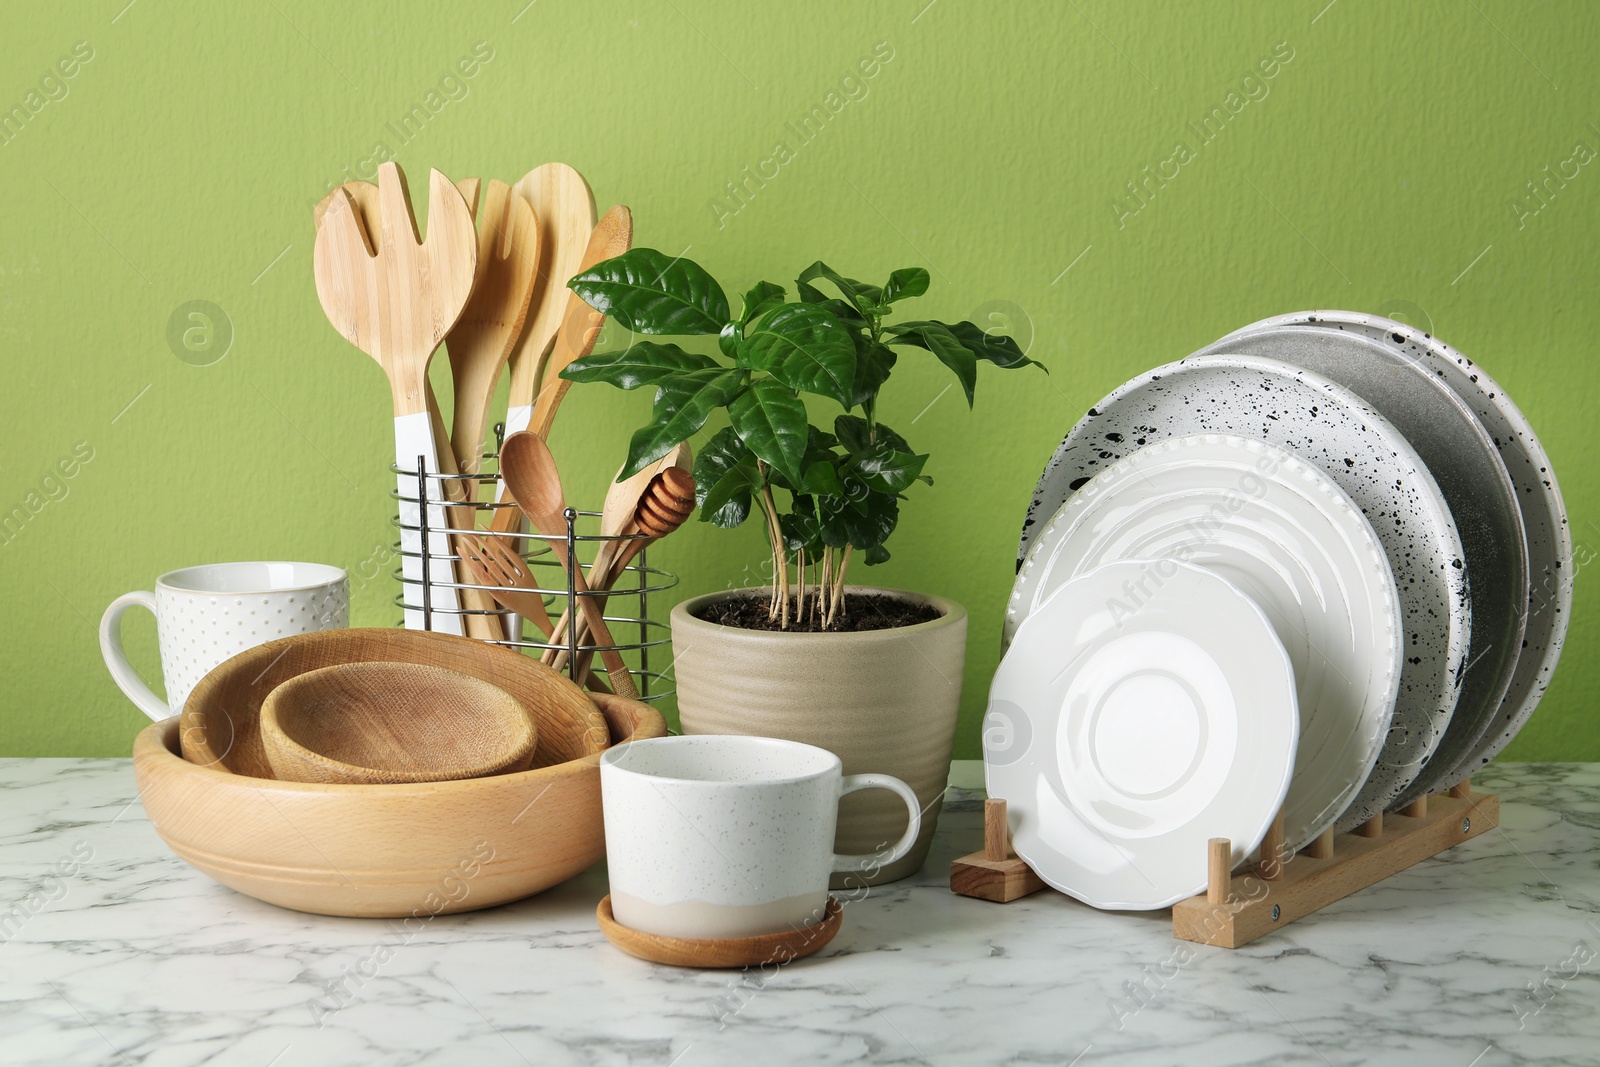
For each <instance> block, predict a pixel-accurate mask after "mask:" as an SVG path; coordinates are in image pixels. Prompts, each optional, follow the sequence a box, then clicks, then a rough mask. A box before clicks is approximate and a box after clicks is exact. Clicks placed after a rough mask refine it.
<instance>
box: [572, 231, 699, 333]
mask: <svg viewBox="0 0 1600 1067" xmlns="http://www.w3.org/2000/svg"><path fill="white" fill-rule="evenodd" d="M567 287H568V288H569V289H571V290H572V291H573V292H575V293H577V294H578V295H579V296H580V297H582V298H583V300H584V302H585V303H587V304H588V305H589V306H590V307H592V308H594V309H595V310H596V311H603V312H605V313H606V314H607V315H609V316H610V317H611V318H613V319H615V320H616V321H617V322H618V323H620V324H621V325H622V326H623V327H624V328H625V329H629V330H632V331H633V332H635V333H644V334H663V333H670V334H706V333H718V332H720V331H721V329H722V326H723V324H724V323H725V322H727V321H728V297H727V295H726V294H725V293H723V291H722V286H720V285H718V284H717V282H716V279H714V278H712V277H711V275H709V274H707V273H706V271H705V268H703V267H701V266H700V265H699V264H698V263H696V262H694V261H693V260H689V259H684V258H683V257H682V256H679V257H677V258H673V257H671V256H668V255H667V254H666V253H664V252H658V251H656V250H655V249H654V248H635V249H631V250H629V251H627V252H624V253H623V254H622V255H620V256H617V257H615V258H614V259H608V260H605V261H604V262H602V263H596V264H595V265H594V266H593V267H591V268H590V269H588V270H586V271H584V272H583V273H582V274H577V275H574V276H573V278H572V280H571V281H569V282H567Z"/></svg>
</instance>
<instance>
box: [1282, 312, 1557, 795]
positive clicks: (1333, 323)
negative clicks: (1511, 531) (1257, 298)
mask: <svg viewBox="0 0 1600 1067" xmlns="http://www.w3.org/2000/svg"><path fill="white" fill-rule="evenodd" d="M1290 322H1301V323H1305V324H1306V325H1308V326H1313V327H1316V328H1319V329H1324V330H1342V331H1347V332H1357V333H1361V334H1364V335H1365V336H1367V337H1371V338H1376V339H1377V340H1378V341H1380V342H1381V343H1383V344H1386V345H1388V346H1390V347H1391V348H1392V349H1394V350H1395V351H1396V352H1397V353H1399V354H1401V355H1402V356H1403V357H1404V358H1408V359H1410V360H1412V361H1413V362H1414V363H1415V365H1416V366H1417V367H1418V368H1419V369H1421V370H1423V371H1425V372H1426V373H1427V374H1428V375H1431V376H1432V377H1434V378H1435V379H1437V380H1439V381H1442V382H1444V383H1445V384H1447V385H1448V386H1449V387H1450V389H1451V390H1452V391H1453V392H1455V393H1456V394H1457V395H1458V396H1460V397H1461V398H1462V400H1464V401H1465V402H1466V404H1467V405H1468V407H1470V408H1471V409H1472V411H1473V413H1474V414H1476V415H1477V417H1478V420H1479V422H1481V423H1482V424H1483V427H1484V429H1485V430H1486V431H1487V432H1488V434H1489V437H1490V439H1491V441H1492V442H1493V445H1494V448H1495V450H1496V451H1497V452H1498V454H1499V456H1500V458H1501V460H1502V461H1503V462H1504V463H1505V467H1506V472H1507V474H1508V475H1509V476H1510V478H1511V483H1512V485H1513V486H1514V488H1515V494H1514V495H1515V497H1516V501H1517V505H1518V507H1519V509H1520V511H1521V517H1522V526H1523V530H1524V533H1525V536H1526V543H1527V553H1528V569H1529V577H1530V580H1531V581H1530V590H1529V593H1528V596H1527V599H1526V600H1525V601H1521V603H1525V604H1526V605H1527V610H1526V612H1525V613H1524V615H1525V617H1526V624H1527V625H1526V629H1525V630H1524V632H1523V637H1522V643H1521V647H1520V650H1519V654H1518V655H1517V658H1516V664H1515V667H1514V668H1513V670H1512V674H1511V681H1510V685H1509V686H1508V687H1507V689H1506V693H1505V697H1504V699H1503V700H1502V701H1501V702H1500V706H1499V708H1498V710H1497V711H1496V713H1495V714H1494V716H1493V717H1492V719H1491V720H1490V722H1489V724H1488V728H1487V729H1486V730H1485V731H1484V733H1483V735H1482V736H1481V737H1480V738H1479V740H1478V742H1477V743H1476V744H1475V745H1474V746H1473V748H1472V750H1471V751H1470V752H1468V753H1467V754H1466V755H1465V756H1464V757H1462V758H1461V759H1460V760H1459V761H1458V762H1457V763H1456V765H1455V766H1454V767H1452V768H1449V769H1448V770H1447V771H1446V769H1445V768H1440V769H1439V770H1440V771H1441V773H1439V774H1438V775H1437V779H1438V780H1437V782H1436V785H1435V788H1444V787H1446V786H1450V785H1454V784H1456V783H1457V782H1459V781H1460V780H1461V779H1463V778H1465V777H1467V776H1468V775H1470V774H1472V773H1473V772H1474V771H1476V770H1478V769H1479V768H1480V767H1482V766H1483V765H1484V764H1485V763H1488V762H1489V761H1490V760H1491V759H1493V758H1494V757H1495V756H1497V755H1499V754H1500V752H1501V751H1503V750H1504V749H1505V747H1506V746H1507V745H1509V744H1510V743H1511V739H1512V738H1514V737H1516V735H1517V731H1518V730H1520V729H1522V727H1523V724H1525V723H1526V722H1527V721H1528V719H1529V718H1530V717H1531V716H1532V715H1533V712H1534V709H1535V708H1536V707H1538V705H1539V701H1540V699H1541V698H1542V697H1543V696H1544V692H1545V689H1546V687H1547V686H1548V685H1549V684H1550V677H1551V675H1552V674H1554V673H1555V669H1556V663H1557V661H1559V660H1560V658H1561V646H1562V644H1563V642H1564V641H1565V640H1566V634H1567V623H1568V621H1569V620H1570V618H1571V615H1572V582H1573V577H1574V574H1573V565H1572V531H1571V530H1570V529H1569V528H1568V526H1567V509H1566V505H1565V504H1564V503H1563V502H1562V499H1561V486H1560V484H1559V483H1558V482H1557V481H1556V476H1555V470H1554V468H1553V467H1551V465H1550V457H1549V456H1548V455H1546V454H1545V450H1544V446H1543V445H1541V444H1540V443H1539V438H1538V436H1537V435H1536V434H1535V433H1534V432H1533V427H1532V426H1531V425H1529V423H1528V420H1527V418H1526V417H1525V416H1524V415H1523V414H1522V411H1521V410H1520V409H1519V408H1518V407H1517V405H1516V403H1515V402H1514V401H1512V399H1511V398H1510V397H1509V396H1507V395H1506V392H1505V390H1503V389H1502V388H1500V386H1499V385H1498V384H1497V383H1496V382H1495V380H1494V379H1493V378H1491V377H1490V376H1489V375H1488V374H1485V373H1484V371H1483V369H1482V368H1481V367H1479V366H1477V365H1476V364H1475V363H1473V361H1472V360H1470V359H1468V358H1466V357H1465V356H1463V355H1462V354H1461V353H1460V352H1458V351H1456V350H1455V349H1453V348H1451V347H1450V346H1449V345H1447V344H1445V343H1444V342H1443V341H1440V340H1439V339H1438V338H1436V337H1432V336H1430V335H1428V334H1426V333H1423V332H1422V331H1420V330H1416V329H1413V328H1412V327H1410V326H1407V325H1406V324H1405V323H1401V322H1395V321H1393V320H1392V319H1386V318H1382V317H1380V316H1377V315H1364V314H1361V313H1359V312H1353V311H1306V312H1300V313H1298V314H1294V315H1283V316H1279V317H1278V318H1276V319H1269V320H1267V323H1273V324H1278V323H1283V324H1287V323H1290ZM1267 323H1261V324H1259V325H1266V324H1267ZM1474 592H1476V589H1475V590H1474ZM1480 602H1481V601H1480ZM1474 654H1476V653H1474ZM1429 777H1430V778H1432V777H1435V776H1434V775H1433V774H1432V773H1430V775H1429Z"/></svg>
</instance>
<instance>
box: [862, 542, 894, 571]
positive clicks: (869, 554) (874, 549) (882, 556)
mask: <svg viewBox="0 0 1600 1067" xmlns="http://www.w3.org/2000/svg"><path fill="white" fill-rule="evenodd" d="M862 562H863V563H865V564H866V565H867V566H869V567H876V566H877V565H878V564H880V563H888V562H889V550H888V549H887V548H884V547H883V546H882V545H872V546H870V547H869V548H868V549H867V551H866V554H865V556H863V558H862Z"/></svg>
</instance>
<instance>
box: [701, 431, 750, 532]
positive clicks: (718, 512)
mask: <svg viewBox="0 0 1600 1067" xmlns="http://www.w3.org/2000/svg"><path fill="white" fill-rule="evenodd" d="M694 481H695V503H696V505H698V507H699V508H700V521H701V522H709V523H711V524H712V525H713V526H721V527H724V528H732V527H734V526H738V525H739V524H740V523H742V522H744V521H745V519H747V518H749V517H750V507H751V502H750V495H751V493H752V491H753V490H755V489H756V488H757V485H758V481H759V475H758V473H757V471H756V457H755V455H754V454H753V453H752V452H751V451H750V449H748V448H746V447H745V443H744V442H743V441H741V440H739V435H738V433H736V432H735V431H734V429H733V427H731V426H725V427H723V428H722V429H721V430H719V431H717V433H716V435H715V436H713V437H712V438H711V440H710V441H708V442H706V444H705V446H704V447H702V448H701V449H700V452H699V454H698V455H696V456H695V459H694Z"/></svg>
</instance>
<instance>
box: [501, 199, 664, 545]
mask: <svg viewBox="0 0 1600 1067" xmlns="http://www.w3.org/2000/svg"><path fill="white" fill-rule="evenodd" d="M632 243H633V214H632V213H631V212H630V211H629V210H628V209H627V208H626V207H624V206H622V205H621V204H618V205H617V206H616V207H614V208H612V209H611V210H610V211H608V212H606V216H605V218H603V219H601V220H600V223H599V225H597V226H596V227H595V228H594V232H593V233H592V234H591V235H590V237H589V246H588V247H587V248H586V249H584V253H583V262H582V264H581V265H580V266H581V268H582V269H581V270H580V271H576V272H574V273H582V271H584V270H588V269H589V268H590V267H592V266H594V265H595V264H596V263H599V262H601V261H602V260H606V259H611V258H612V257H613V256H620V255H622V253H624V252H626V251H627V250H628V246H629V245H631V244H632ZM605 320H606V317H605V316H604V315H602V314H600V313H599V312H598V311H595V310H594V309H593V308H591V307H590V306H589V305H588V304H585V303H584V302H583V300H582V299H581V298H580V297H579V296H578V294H577V293H569V294H568V299H567V313H566V317H565V318H564V319H563V320H562V322H561V330H560V332H559V333H558V334H557V335H556V342H555V354H554V355H553V356H552V358H551V361H550V365H549V368H548V374H550V375H558V374H560V373H561V371H562V370H564V369H565V368H566V367H567V365H568V364H570V363H571V362H572V361H573V360H575V359H577V358H579V357H580V356H584V355H588V353H589V351H590V350H591V349H593V348H594V343H595V340H596V339H597V338H598V337H599V335H600V327H601V326H602V325H604V323H605ZM555 384H556V385H557V386H559V388H548V389H544V390H542V391H541V392H540V393H539V396H538V399H537V400H536V401H535V402H534V408H533V413H532V415H531V416H530V426H531V427H532V429H533V430H534V432H535V433H537V434H538V435H539V436H540V437H547V436H549V432H550V423H551V421H552V420H554V418H555V414H556V407H557V406H558V405H559V404H560V403H561V398H562V397H564V396H566V395H567V389H568V388H570V387H571V385H572V383H571V382H568V381H560V380H559V379H557V381H556V383H555ZM507 426H508V428H509V423H508V424H507ZM506 439H507V440H510V439H511V435H509V434H508V435H507V437H506ZM503 447H504V446H502V448H503ZM501 455H502V457H503V456H504V452H503V451H502V453H501ZM501 473H502V474H504V468H502V471H501ZM520 523H521V520H520V519H519V517H518V516H517V512H516V509H514V508H502V509H501V510H500V512H499V513H498V514H497V515H495V517H494V522H493V523H492V524H491V526H490V528H491V529H493V530H496V531H498V532H500V533H513V532H515V531H516V529H517V527H518V526H519V525H520ZM563 529H565V527H563Z"/></svg>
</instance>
